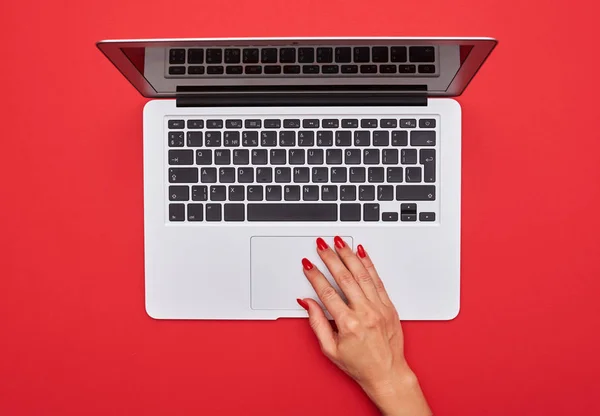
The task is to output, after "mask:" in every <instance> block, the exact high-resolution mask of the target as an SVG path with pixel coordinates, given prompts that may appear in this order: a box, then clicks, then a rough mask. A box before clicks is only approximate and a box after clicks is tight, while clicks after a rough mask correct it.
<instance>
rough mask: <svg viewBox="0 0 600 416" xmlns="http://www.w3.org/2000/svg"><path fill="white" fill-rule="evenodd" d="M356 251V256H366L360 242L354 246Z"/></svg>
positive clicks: (362, 257)
mask: <svg viewBox="0 0 600 416" xmlns="http://www.w3.org/2000/svg"><path fill="white" fill-rule="evenodd" d="M356 252H357V253H358V257H360V258H361V259H364V258H365V257H367V253H365V248H364V247H363V246H362V244H359V245H358V246H357V247H356Z"/></svg>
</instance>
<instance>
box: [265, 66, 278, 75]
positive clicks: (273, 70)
mask: <svg viewBox="0 0 600 416" xmlns="http://www.w3.org/2000/svg"><path fill="white" fill-rule="evenodd" d="M265 74H267V75H277V74H281V66H280V65H265Z"/></svg>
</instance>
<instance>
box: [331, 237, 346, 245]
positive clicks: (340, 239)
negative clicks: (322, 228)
mask: <svg viewBox="0 0 600 416" xmlns="http://www.w3.org/2000/svg"><path fill="white" fill-rule="evenodd" d="M333 241H334V243H335V246H336V247H337V248H344V247H346V244H344V240H342V238H341V237H339V236H337V235H336V236H335V238H334V239H333Z"/></svg>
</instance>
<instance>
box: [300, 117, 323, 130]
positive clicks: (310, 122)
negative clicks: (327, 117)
mask: <svg viewBox="0 0 600 416" xmlns="http://www.w3.org/2000/svg"><path fill="white" fill-rule="evenodd" d="M302 127H303V128H305V129H318V128H319V120H318V119H316V118H307V119H304V120H302Z"/></svg>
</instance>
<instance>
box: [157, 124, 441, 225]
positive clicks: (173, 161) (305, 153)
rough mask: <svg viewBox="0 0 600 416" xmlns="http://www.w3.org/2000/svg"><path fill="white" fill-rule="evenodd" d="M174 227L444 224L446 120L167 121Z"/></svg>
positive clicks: (168, 195)
mask: <svg viewBox="0 0 600 416" xmlns="http://www.w3.org/2000/svg"><path fill="white" fill-rule="evenodd" d="M165 127H166V129H165V135H166V143H167V145H166V148H167V151H166V152H165V155H166V159H167V160H166V165H167V169H166V174H167V177H168V184H169V185H168V187H165V190H166V205H167V211H168V212H167V216H168V220H169V222H174V223H176V222H276V221H279V222H281V221H283V222H302V221H314V222H335V221H340V222H361V223H375V222H381V223H394V222H395V223H398V224H410V223H415V222H424V223H430V222H435V221H436V216H437V213H438V211H439V203H438V201H437V199H436V198H437V183H438V182H439V178H438V175H437V173H436V172H437V171H438V168H437V166H438V162H437V155H438V152H439V141H438V136H439V116H437V115H427V116H422V115H421V116H401V117H398V116H394V117H391V116H381V117H373V116H365V117H360V116H343V117H332V116H327V117H326V118H325V117H318V116H314V117H313V116H306V115H303V116H302V117H294V116H289V115H286V116H282V117H277V116H270V117H263V118H249V117H240V118H234V117H228V118H215V117H206V118H202V117H196V116H194V117H177V118H172V117H166V122H165Z"/></svg>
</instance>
